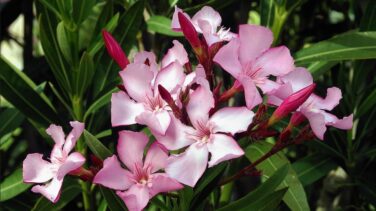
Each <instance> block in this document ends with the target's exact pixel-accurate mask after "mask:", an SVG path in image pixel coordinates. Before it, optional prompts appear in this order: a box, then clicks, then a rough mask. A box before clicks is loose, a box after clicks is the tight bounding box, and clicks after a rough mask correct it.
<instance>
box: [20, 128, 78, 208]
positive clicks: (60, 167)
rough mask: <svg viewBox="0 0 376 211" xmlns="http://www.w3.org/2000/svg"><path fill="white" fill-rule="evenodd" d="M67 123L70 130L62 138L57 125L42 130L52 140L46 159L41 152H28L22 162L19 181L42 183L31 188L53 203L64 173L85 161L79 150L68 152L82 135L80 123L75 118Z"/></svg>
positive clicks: (57, 197) (61, 131) (61, 130)
mask: <svg viewBox="0 0 376 211" xmlns="http://www.w3.org/2000/svg"><path fill="white" fill-rule="evenodd" d="M70 124H71V126H72V127H73V129H72V131H71V132H70V133H69V135H68V136H67V137H66V138H65V139H64V132H63V129H62V128H61V127H60V126H56V125H53V124H52V125H50V127H49V128H48V129H47V130H46V132H47V134H49V135H50V136H51V137H52V139H53V140H54V141H55V145H54V147H53V149H52V152H51V156H50V159H49V160H48V161H47V160H45V159H43V155H42V154H39V153H33V154H28V155H27V157H26V159H25V160H24V161H23V168H22V170H23V181H24V182H26V183H45V184H44V185H36V186H34V187H33V188H32V189H31V191H33V192H34V193H41V194H42V195H43V196H45V197H46V198H47V199H48V200H50V201H52V202H53V203H55V202H57V201H58V200H59V196H60V190H61V186H62V184H63V179H64V176H65V175H66V174H68V173H69V172H71V171H74V170H76V169H78V168H80V167H81V166H82V165H83V164H84V163H85V158H84V157H83V156H82V155H81V154H80V153H78V152H73V153H71V154H69V152H70V151H71V150H72V149H73V148H74V146H75V145H76V142H77V139H78V138H79V137H80V135H81V134H82V131H83V130H84V124H83V123H80V122H77V121H74V122H70Z"/></svg>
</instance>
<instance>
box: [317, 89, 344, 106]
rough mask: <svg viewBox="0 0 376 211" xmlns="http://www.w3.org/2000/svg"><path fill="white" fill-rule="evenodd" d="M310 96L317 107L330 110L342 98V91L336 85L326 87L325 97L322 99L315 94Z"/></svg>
mask: <svg viewBox="0 0 376 211" xmlns="http://www.w3.org/2000/svg"><path fill="white" fill-rule="evenodd" d="M312 97H313V101H314V103H315V105H316V106H317V108H319V109H324V110H327V111H331V110H332V109H333V108H334V107H336V106H337V105H338V104H339V101H340V100H341V99H342V92H341V90H340V89H339V88H337V87H331V88H328V89H327V94H326V97H325V99H322V98H321V97H319V96H317V95H313V96H312Z"/></svg>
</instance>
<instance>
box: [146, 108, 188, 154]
mask: <svg viewBox="0 0 376 211" xmlns="http://www.w3.org/2000/svg"><path fill="white" fill-rule="evenodd" d="M170 118H171V122H170V125H169V127H168V128H167V130H166V134H165V135H162V134H158V133H155V134H154V133H153V135H154V136H155V138H156V139H157V140H158V142H160V143H161V144H163V145H164V146H165V147H166V148H167V149H169V150H177V149H180V148H183V147H185V146H188V145H190V144H192V143H194V142H195V141H194V140H192V139H189V138H188V137H187V134H193V133H194V129H193V128H191V127H188V126H186V125H184V124H183V123H181V122H180V121H179V120H178V119H176V117H174V116H173V115H172V114H170Z"/></svg>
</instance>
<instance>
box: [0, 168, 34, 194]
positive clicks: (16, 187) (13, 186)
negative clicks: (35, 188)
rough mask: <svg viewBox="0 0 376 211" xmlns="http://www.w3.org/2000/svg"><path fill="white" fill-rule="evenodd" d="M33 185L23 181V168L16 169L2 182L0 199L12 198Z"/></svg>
mask: <svg viewBox="0 0 376 211" xmlns="http://www.w3.org/2000/svg"><path fill="white" fill-rule="evenodd" d="M30 186H31V185H30V184H26V183H24V182H23V179H22V169H21V168H19V169H17V170H15V171H14V172H13V173H12V174H11V175H9V176H7V177H6V178H5V179H4V181H2V182H1V184H0V187H1V188H0V201H5V200H8V199H11V198H13V197H15V196H17V195H18V194H20V193H22V192H24V191H25V190H27V189H28V188H29V187H30Z"/></svg>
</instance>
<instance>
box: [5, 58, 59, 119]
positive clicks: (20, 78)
mask: <svg viewBox="0 0 376 211" xmlns="http://www.w3.org/2000/svg"><path fill="white" fill-rule="evenodd" d="M0 67H1V71H0V94H1V95H2V96H3V97H4V98H5V99H7V100H8V101H9V102H10V103H12V104H13V105H14V106H15V107H16V108H17V109H18V110H19V111H21V112H22V113H23V114H24V115H25V116H27V117H28V118H31V119H33V120H35V121H36V122H38V123H40V124H42V125H44V126H47V125H49V124H50V123H53V122H54V123H58V121H59V117H58V115H57V113H56V111H55V109H54V108H53V107H51V106H50V105H51V103H50V102H49V101H47V98H45V97H43V95H42V94H39V93H38V92H37V91H35V90H36V89H37V86H36V85H35V84H34V83H33V82H32V81H31V79H30V78H28V77H27V76H26V75H25V74H24V73H23V72H21V71H19V70H16V69H14V68H12V67H11V66H10V65H9V64H8V63H7V62H5V61H4V60H3V58H2V57H0Z"/></svg>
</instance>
